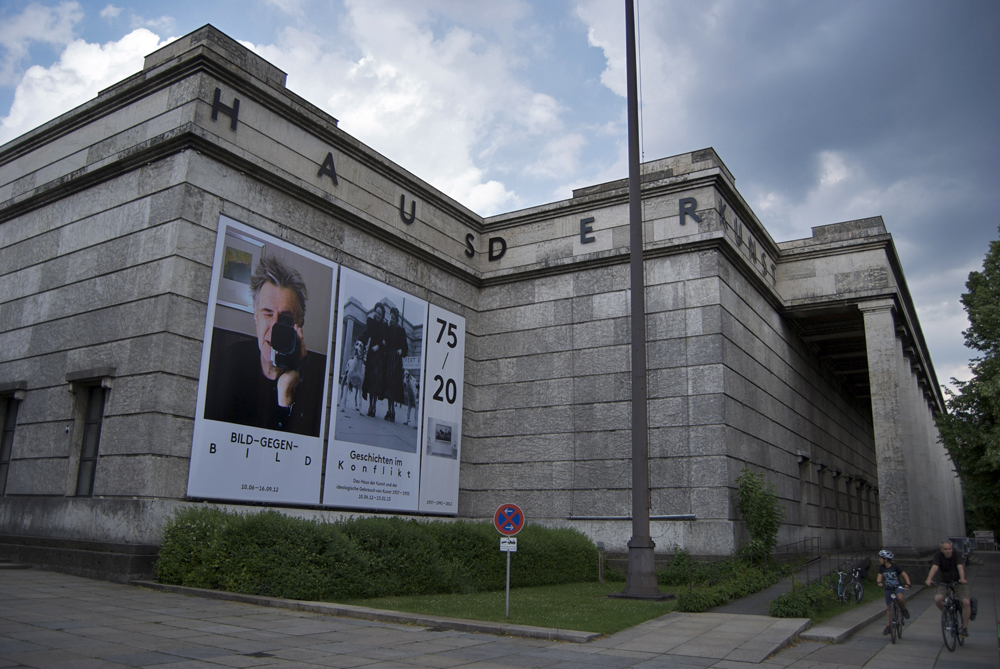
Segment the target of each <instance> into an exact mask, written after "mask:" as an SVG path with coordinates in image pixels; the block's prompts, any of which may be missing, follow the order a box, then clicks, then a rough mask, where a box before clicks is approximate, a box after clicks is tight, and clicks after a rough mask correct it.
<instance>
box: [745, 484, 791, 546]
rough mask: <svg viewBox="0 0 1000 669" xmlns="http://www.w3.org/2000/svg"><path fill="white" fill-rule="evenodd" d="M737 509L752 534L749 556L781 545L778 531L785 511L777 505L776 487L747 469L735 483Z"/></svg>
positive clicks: (778, 503)
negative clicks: (750, 553) (751, 553)
mask: <svg viewBox="0 0 1000 669" xmlns="http://www.w3.org/2000/svg"><path fill="white" fill-rule="evenodd" d="M736 485H737V502H736V508H737V509H738V510H739V512H740V515H742V516H743V520H744V522H745V523H746V528H747V532H748V533H749V534H750V544H749V546H747V547H746V548H747V550H748V552H757V551H768V552H770V551H771V550H772V549H773V548H774V547H775V546H777V545H778V530H779V529H781V523H782V521H783V520H784V519H785V509H784V508H783V507H782V506H781V504H780V502H778V491H777V489H776V488H775V487H774V484H773V483H767V482H766V481H765V480H764V474H763V473H754V472H752V471H750V469H749V468H747V467H744V468H743V471H742V473H741V474H740V476H739V478H737V479H736Z"/></svg>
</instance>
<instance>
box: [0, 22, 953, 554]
mask: <svg viewBox="0 0 1000 669" xmlns="http://www.w3.org/2000/svg"><path fill="white" fill-rule="evenodd" d="M284 82H285V75H284V73H283V72H281V71H280V70H278V69H277V68H275V67H274V66H273V65H271V64H269V63H267V62H266V61H264V60H263V59H261V58H259V57H258V56H256V55H254V54H253V53H251V52H249V51H248V50H246V49H245V48H244V47H242V46H240V45H239V44H237V43H236V42H235V41H233V40H231V39H230V38H228V37H227V36H225V35H223V34H222V33H220V32H218V31H217V30H215V29H214V28H212V27H211V26H206V27H204V28H201V29H199V30H198V31H195V32H193V33H191V34H190V35H188V36H186V37H183V38H181V39H179V40H177V41H176V42H174V43H172V44H170V45H168V46H166V47H164V48H162V49H160V50H159V51H157V52H155V53H153V54H150V55H149V56H148V57H147V58H146V61H145V66H144V68H143V70H142V71H141V72H139V73H137V74H136V75H134V76H132V77H130V78H128V79H126V80H124V81H122V82H120V83H119V84H116V85H115V86H113V87H111V88H108V89H106V90H104V91H102V92H101V93H100V94H99V95H98V97H97V98H95V99H94V100H92V101H90V102H88V103H86V104H84V105H82V106H80V107H78V108H77V109H74V110H72V111H71V112H68V113H67V114H64V115H63V116H60V117H59V118H57V119H55V120H53V121H51V122H49V123H47V124H45V125H43V126H41V127H40V128H38V129H36V130H34V131H32V132H30V133H28V134H26V135H24V136H22V137H20V138H18V139H17V140H14V141H13V142H10V143H8V144H7V145H5V146H3V147H0V351H2V354H0V403H2V405H3V406H2V407H0V409H3V413H0V416H6V419H5V422H4V426H3V428H4V432H3V435H4V437H3V441H2V442H0V443H2V444H3V446H2V448H0V552H2V553H6V554H9V555H14V556H21V557H22V558H25V557H28V558H29V559H31V560H32V561H35V562H38V563H54V562H58V560H59V559H69V558H68V557H67V556H68V555H70V554H71V553H73V554H80V553H86V552H87V551H90V552H92V553H95V554H97V553H100V554H101V555H105V556H109V555H118V556H120V555H135V554H138V553H142V551H141V550H139V551H138V552H137V550H136V549H134V548H128V547H134V546H136V545H139V546H150V547H155V545H156V544H157V542H158V540H159V530H160V527H161V526H162V523H163V521H164V519H165V518H166V517H167V516H168V515H169V514H170V513H171V512H172V511H173V510H174V509H175V508H177V507H178V506H181V505H185V504H194V503H200V502H199V501H198V500H190V499H188V498H187V497H186V481H187V476H188V466H189V458H190V453H191V438H192V426H193V419H194V412H195V398H196V396H197V390H198V385H199V381H200V379H199V367H200V359H201V354H202V338H203V336H204V327H205V319H206V305H207V299H208V292H209V277H210V275H211V272H212V263H213V248H214V245H215V237H216V229H217V226H218V224H219V217H220V215H224V216H226V217H229V218H231V219H235V220H237V221H241V222H243V223H245V224H246V225H248V226H251V227H253V228H255V229H257V230H260V231H262V232H264V233H267V234H269V235H272V236H274V237H276V238H280V239H282V240H286V241H288V242H289V243H292V244H295V245H297V246H299V247H301V248H303V249H305V250H307V251H310V252H311V253H314V254H316V255H318V256H322V257H324V258H328V259H330V260H333V261H335V262H337V263H340V265H341V266H342V267H347V268H350V269H353V270H356V271H358V272H360V273H362V274H364V275H367V276H370V277H373V278H375V279H377V280H379V281H382V282H384V283H386V284H389V285H391V286H394V287H396V288H398V289H400V290H404V291H407V292H409V293H411V294H414V295H417V296H419V297H420V298H421V299H424V300H426V301H428V302H430V303H431V304H436V305H438V306H440V307H442V308H445V309H448V310H450V311H452V312H454V313H456V314H460V315H462V316H463V317H464V318H465V319H466V324H467V346H466V351H465V354H466V361H465V400H464V419H463V449H462V454H461V475H460V483H459V507H458V510H457V515H458V517H461V518H487V517H490V516H492V514H493V511H494V510H495V509H496V507H497V506H498V505H499V504H500V503H502V502H515V503H517V504H519V505H520V506H521V507H522V508H523V509H524V510H525V512H526V514H527V515H528V516H529V518H530V519H532V520H535V521H537V522H541V523H545V524H549V525H557V526H571V527H577V528H579V529H581V530H582V531H584V532H586V533H587V534H588V535H590V536H591V537H593V538H594V539H595V540H601V541H604V542H605V543H606V544H607V545H608V546H609V547H610V548H619V549H622V548H624V545H625V542H626V541H627V539H628V537H629V534H630V532H631V529H630V528H631V525H630V522H629V517H628V514H629V513H630V486H631V480H630V469H629V462H630V461H629V458H630V452H631V451H630V433H629V415H630V403H629V399H630V385H629V384H630V374H629V306H628V305H629V300H628V290H629V274H628V258H629V233H628V192H627V182H626V181H624V180H623V181H619V182H612V183H606V184H600V185H595V186H592V187H588V188H582V189H578V190H576V191H574V193H573V197H572V198H571V199H568V200H565V201H561V202H556V203H552V204H548V205H544V206H540V207H534V208H531V209H527V210H522V211H517V212H512V213H508V214H504V215H499V216H494V217H490V218H483V217H480V216H478V215H477V214H475V213H474V212H472V211H470V210H468V209H467V208H465V207H463V206H462V205H461V204H460V203H458V202H455V201H454V200H452V199H450V198H449V197H447V196H445V195H444V194H442V193H440V192H438V191H437V190H435V189H434V188H433V187H431V186H430V185H428V184H427V183H425V182H423V181H421V180H420V179H419V178H418V177H416V176H414V175H412V174H410V173H409V172H407V171H406V170H405V169H404V168H402V167H400V166H398V165H395V164H393V163H392V162H391V161H389V160H387V159H386V158H384V157H383V156H380V155H379V154H377V153H376V152H374V151H373V150H371V149H370V148H368V147H366V146H365V145H363V144H362V143H360V142H359V141H358V140H356V139H354V138H353V137H351V136H350V135H348V134H346V133H344V132H343V131H341V130H340V129H339V128H338V127H337V122H336V120H335V119H334V118H332V117H330V116H329V115H327V114H326V113H324V112H322V111H321V110H319V109H318V108H316V107H315V106H313V105H312V104H310V103H309V102H308V101H306V100H304V99H302V98H300V97H298V96H296V95H295V94H294V93H292V92H291V91H289V90H288V89H287V88H285V85H284ZM642 169H643V208H644V216H643V218H644V221H645V252H644V258H645V268H646V269H645V277H646V291H647V295H646V304H647V314H646V320H647V336H648V344H647V346H648V349H647V350H648V370H649V374H648V394H649V423H650V425H649V427H650V432H649V436H650V439H649V443H650V486H651V491H652V494H651V515H652V517H653V521H652V535H653V537H654V540H655V541H656V542H657V545H658V548H657V550H670V549H671V548H672V547H673V546H674V545H679V546H683V547H685V548H687V549H688V550H690V551H692V552H693V553H696V554H725V553H728V552H730V551H732V550H734V549H735V548H737V547H738V546H739V545H740V544H741V543H742V542H743V541H744V540H745V536H744V531H743V529H742V525H741V523H740V521H739V516H738V513H737V512H736V510H735V480H736V478H737V476H739V474H740V472H741V470H742V469H743V468H744V467H750V468H751V469H754V470H761V471H764V472H765V473H766V476H767V478H768V480H769V481H772V482H774V483H775V485H776V486H777V489H778V491H779V495H780V497H781V500H782V503H783V505H784V506H785V508H786V512H787V517H786V522H785V525H784V526H783V528H782V531H781V540H782V541H795V540H798V539H802V538H807V537H822V539H823V542H824V545H825V546H846V545H853V544H857V543H860V542H862V541H865V542H867V544H868V545H869V546H875V545H880V544H884V545H888V546H892V547H894V548H896V549H897V550H900V551H901V552H911V553H919V552H921V551H923V550H925V549H928V548H930V547H932V546H933V545H934V543H935V542H936V541H937V540H938V539H939V537H941V536H944V535H949V534H952V535H955V534H962V533H963V532H964V523H963V511H962V500H961V488H960V484H959V482H958V480H957V479H956V478H955V475H954V472H953V468H952V466H951V463H950V461H948V458H947V455H946V453H945V451H944V450H943V448H942V447H941V445H940V444H939V443H938V440H937V432H936V428H935V426H934V420H933V416H934V414H935V413H937V412H940V411H944V410H945V409H944V403H943V399H942V396H941V392H940V389H939V386H938V383H937V379H936V377H935V374H934V369H933V366H932V364H931V361H930V357H929V354H928V351H927V346H926V343H925V342H924V340H923V336H922V334H921V330H920V324H919V322H918V320H917V314H916V310H915V309H914V307H913V303H912V300H911V299H910V295H909V293H908V291H907V288H906V283H905V280H904V276H903V271H902V267H901V266H900V263H899V259H898V257H897V255H896V252H895V248H894V246H893V242H892V238H891V236H890V235H889V234H888V233H887V231H886V228H885V226H884V224H883V222H882V220H881V218H879V217H875V218H870V219H864V220H859V221H849V222H845V223H838V224H834V225H827V226H822V227H817V228H814V229H813V235H812V237H811V238H808V239H802V240H795V241H789V242H780V243H779V242H775V241H774V240H773V239H771V237H770V235H769V234H768V233H767V231H766V230H765V228H764V227H763V225H762V224H761V222H760V221H759V220H758V219H757V217H756V215H755V214H754V213H753V211H752V210H751V209H750V207H749V206H748V205H747V203H746V202H745V201H744V200H743V198H742V197H741V196H740V194H739V192H738V191H737V190H736V187H735V180H734V178H733V176H732V175H731V174H730V173H729V171H728V169H727V168H726V166H725V165H724V164H723V162H722V161H721V159H720V158H719V156H718V155H716V153H715V151H713V150H712V149H705V150H702V151H695V152H692V153H687V154H683V155H680V156H675V157H672V158H666V159H663V160H657V161H653V162H650V163H646V164H644V165H643V166H642ZM91 474H92V475H91ZM3 475H5V476H3ZM88 478H89V483H91V484H92V488H91V490H89V492H88V489H87V485H81V481H82V482H83V483H84V484H86V483H88V481H85V480H83V479H88ZM287 512H289V513H295V514H298V515H306V516H325V517H337V516H338V512H336V511H327V510H321V509H316V508H295V509H288V510H287ZM153 550H155V549H150V551H147V554H148V553H151V552H152V551H153ZM74 551H75V553H74ZM46 556H48V557H46ZM52 556H62V557H58V558H54V557H52ZM108 559H110V558H108ZM46 561H48V562H46ZM126 562H127V561H126ZM92 563H93V561H92ZM80 564H83V562H81V563H80ZM109 564H110V563H109ZM115 565H118V566H115V567H111V568H110V569H119V570H124V571H126V572H127V571H129V570H135V571H141V569H140V568H139V567H135V568H133V567H130V566H128V564H126V563H119V562H116V563H115ZM108 569H109V568H103V570H104V572H105V573H106V572H107V571H108ZM81 570H83V571H86V569H83V568H82V567H81ZM91 571H94V572H95V573H96V572H101V571H102V568H96V567H95V568H93V569H92V570H91Z"/></svg>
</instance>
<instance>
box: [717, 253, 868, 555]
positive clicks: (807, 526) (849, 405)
mask: <svg viewBox="0 0 1000 669" xmlns="http://www.w3.org/2000/svg"><path fill="white" fill-rule="evenodd" d="M719 279H720V302H721V307H722V319H721V320H722V338H723V343H722V349H723V351H722V358H723V360H724V367H725V394H726V412H725V417H726V424H727V427H728V428H729V429H730V430H731V433H730V440H729V446H730V448H729V451H728V454H729V456H730V457H731V458H732V459H733V461H734V463H738V469H742V467H743V466H744V465H748V466H750V467H751V469H757V468H762V469H765V470H767V473H768V479H769V480H771V481H773V482H774V483H775V485H776V486H777V489H778V493H779V496H780V497H781V498H782V500H783V503H784V505H785V510H786V524H785V526H784V528H783V530H782V535H781V540H782V541H783V542H784V541H797V540H799V539H801V538H805V537H809V536H819V537H822V538H823V540H824V545H828V546H829V545H848V544H853V543H857V542H859V541H861V539H862V533H863V532H869V533H872V532H875V531H876V530H877V528H876V524H877V522H876V519H877V517H878V512H877V508H875V505H874V503H873V501H872V500H868V499H866V497H867V492H866V491H863V490H862V491H859V490H857V486H856V485H852V483H853V481H854V480H856V479H861V480H864V481H867V482H875V481H877V480H878V476H877V468H876V461H875V448H874V440H873V436H872V424H871V418H870V416H869V415H868V414H866V413H865V412H864V411H863V409H862V408H861V407H859V406H858V405H857V404H856V403H855V402H853V401H852V400H851V398H850V397H849V395H847V394H846V393H844V392H843V391H842V390H841V388H840V387H839V385H838V384H837V382H836V380H835V379H833V378H832V376H831V375H828V374H825V373H824V372H823V367H822V365H820V364H819V362H818V360H817V359H816V358H815V356H814V355H813V354H812V353H811V352H810V351H809V350H808V348H807V347H806V346H805V345H804V344H803V343H802V342H801V340H800V339H799V337H798V336H797V335H796V334H795V333H794V332H793V331H792V329H791V327H790V326H789V324H788V323H787V321H786V320H785V319H783V318H782V317H781V315H780V314H779V312H778V311H777V309H775V307H774V305H773V304H772V303H771V302H769V301H768V300H767V299H766V298H765V295H764V294H763V293H762V292H761V291H758V290H754V289H753V287H752V286H750V285H748V281H747V278H746V275H745V274H742V273H740V272H738V271H736V268H735V267H734V266H733V265H731V264H730V263H729V262H728V261H726V260H725V259H722V258H720V263H719ZM833 471H838V472H840V473H839V474H838V475H837V476H836V477H834V476H833V475H832V472H833ZM849 479H850V481H849Z"/></svg>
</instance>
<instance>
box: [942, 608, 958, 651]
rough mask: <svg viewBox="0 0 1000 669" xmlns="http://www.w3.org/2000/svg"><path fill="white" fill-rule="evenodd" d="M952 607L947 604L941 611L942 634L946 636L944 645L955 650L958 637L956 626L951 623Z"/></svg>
mask: <svg viewBox="0 0 1000 669" xmlns="http://www.w3.org/2000/svg"><path fill="white" fill-rule="evenodd" d="M951 623H952V621H951V607H950V606H946V607H944V610H942V611H941V636H943V637H944V645H945V648H947V649H948V650H950V651H954V650H955V640H956V638H957V634H956V630H955V626H954V625H952V624H951Z"/></svg>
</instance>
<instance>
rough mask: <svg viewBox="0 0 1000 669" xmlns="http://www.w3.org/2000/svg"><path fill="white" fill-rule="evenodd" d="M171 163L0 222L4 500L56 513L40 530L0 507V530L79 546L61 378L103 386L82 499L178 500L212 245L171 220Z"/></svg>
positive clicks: (66, 391)
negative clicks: (12, 389) (9, 402)
mask: <svg viewBox="0 0 1000 669" xmlns="http://www.w3.org/2000/svg"><path fill="white" fill-rule="evenodd" d="M175 167H176V160H175V159H167V160H165V161H162V162H160V163H157V164H153V165H149V166H146V167H143V168H141V169H137V170H135V171H134V172H131V173H129V174H125V175H122V176H119V177H118V178H115V179H112V180H109V181H106V182H103V183H100V184H97V185H95V186H94V187H92V188H90V189H88V190H86V191H80V192H77V193H75V194H73V195H70V196H69V197H66V198H63V199H60V200H57V201H55V202H52V203H51V204H48V205H46V206H43V207H40V208H37V209H33V210H31V211H30V212H27V213H25V214H24V215H22V216H19V217H17V218H15V219H13V220H8V221H6V222H4V224H3V225H2V226H0V267H2V268H3V276H2V278H0V313H2V317H0V347H2V348H3V350H4V351H5V352H6V354H5V356H4V358H3V361H2V362H0V376H2V377H3V378H4V379H13V380H23V381H26V382H27V383H26V385H27V388H26V393H25V398H24V400H23V401H22V402H21V405H20V410H19V413H18V425H17V430H16V432H15V435H14V443H13V450H12V453H11V463H10V469H9V472H8V477H7V488H6V494H7V499H8V500H12V498H17V497H24V498H32V499H36V500H37V499H38V496H49V497H52V498H53V499H58V500H60V504H61V505H62V508H63V510H64V512H63V513H59V512H53V513H51V514H42V515H43V516H46V517H47V522H45V523H39V522H38V521H39V519H40V517H34V518H33V517H32V515H31V514H25V513H24V512H23V509H21V510H18V508H17V507H16V505H14V504H13V503H11V504H4V505H0V532H12V533H28V532H34V533H44V534H51V535H56V536H69V537H72V538H77V537H81V538H82V537H83V536H84V535H83V534H81V533H80V530H82V528H81V527H79V526H78V525H77V524H76V523H74V522H73V521H71V520H70V518H71V517H72V516H73V512H72V511H71V510H70V509H71V508H85V507H88V506H92V505H94V503H95V502H94V500H93V499H84V498H75V497H74V494H75V486H76V480H77V465H78V462H79V454H80V448H81V439H82V423H81V416H80V414H81V412H82V410H83V406H82V404H81V393H80V392H74V390H75V387H74V386H73V385H71V384H70V383H68V382H67V375H73V374H76V375H80V374H87V373H88V370H92V371H93V373H94V374H99V375H101V376H105V375H107V377H108V381H107V384H108V385H109V386H110V388H109V390H108V393H107V398H106V401H105V413H104V416H105V417H104V421H103V429H102V435H101V443H100V466H99V467H98V470H97V473H96V476H95V479H94V496H95V498H98V497H103V498H106V499H125V500H132V499H152V498H166V499H171V498H179V497H183V495H184V491H185V488H186V483H187V458H188V455H189V453H190V439H191V424H192V423H191V418H192V416H193V413H194V396H195V389H196V387H197V374H198V365H199V361H200V357H201V344H200V340H201V337H202V332H203V330H204V302H205V299H206V298H207V294H208V278H209V275H208V272H207V271H205V269H204V265H205V257H206V254H207V257H208V262H209V264H210V262H211V253H212V248H211V244H212V235H211V233H210V232H208V231H206V230H203V229H198V228H195V227H192V226H190V225H187V224H185V223H184V221H183V220H182V219H183V215H184V212H185V209H186V206H187V204H188V199H187V188H186V187H185V186H183V185H181V184H178V183H177V181H176V174H175V171H174V168H175ZM192 379H194V382H193V383H192ZM98 515H99V514H98ZM60 518H61V519H62V521H60ZM119 529H120V528H119ZM134 530H136V527H134V526H133V527H132V530H125V532H126V534H127V532H129V531H134ZM117 531H118V530H113V529H110V528H107V527H106V528H105V532H103V533H101V532H97V536H87V537H86V538H96V539H102V540H114V539H115V538H116V537H115V536H111V535H109V533H111V534H114V532H117ZM88 532H89V530H88Z"/></svg>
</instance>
